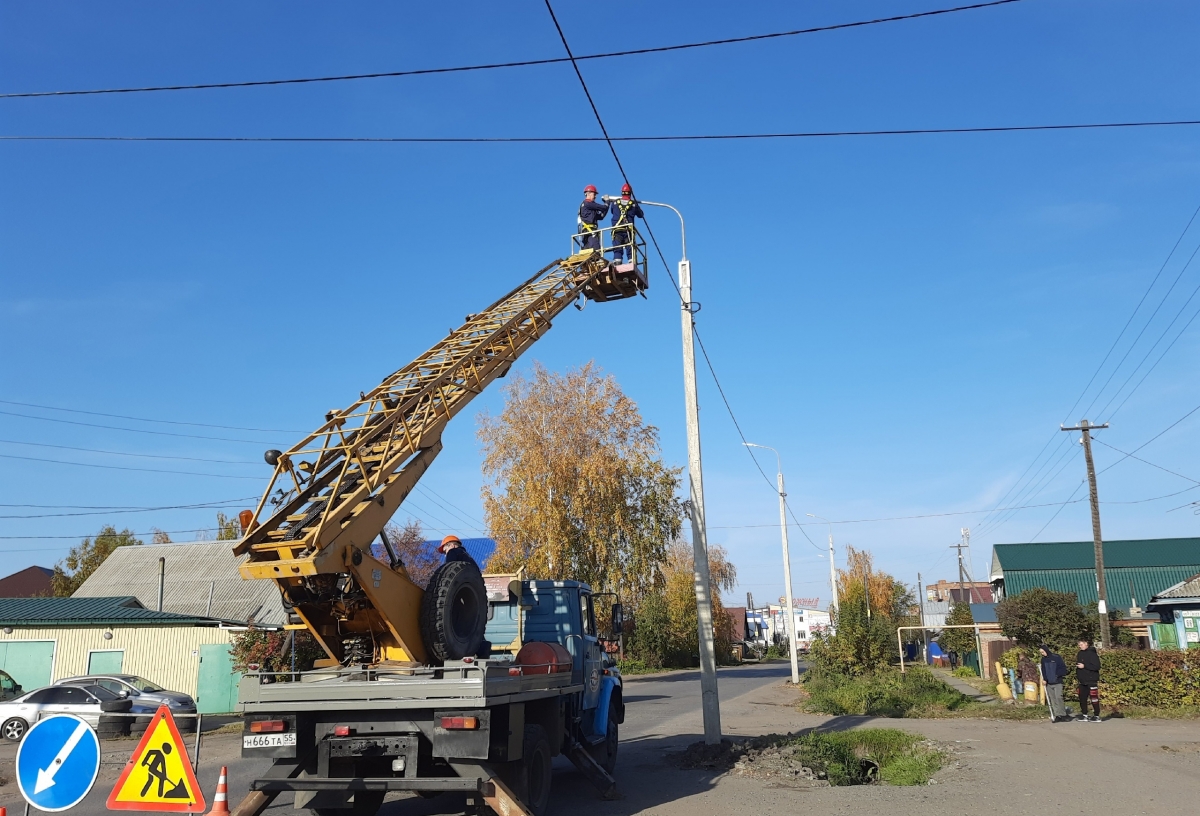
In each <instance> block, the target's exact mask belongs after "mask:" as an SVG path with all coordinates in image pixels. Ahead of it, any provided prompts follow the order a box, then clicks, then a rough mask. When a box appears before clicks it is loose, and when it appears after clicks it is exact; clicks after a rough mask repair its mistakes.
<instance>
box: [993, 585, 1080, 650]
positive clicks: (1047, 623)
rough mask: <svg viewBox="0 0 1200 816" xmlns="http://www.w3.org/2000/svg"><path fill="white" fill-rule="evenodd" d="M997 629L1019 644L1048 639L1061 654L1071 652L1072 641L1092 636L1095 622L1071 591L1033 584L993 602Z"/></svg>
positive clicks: (1032, 646)
mask: <svg viewBox="0 0 1200 816" xmlns="http://www.w3.org/2000/svg"><path fill="white" fill-rule="evenodd" d="M996 618H997V620H999V622H1000V631H1001V632H1003V633H1004V636H1005V637H1010V638H1012V639H1013V640H1015V641H1016V642H1017V643H1018V644H1020V645H1021V646H1025V647H1026V648H1029V649H1036V648H1037V647H1038V646H1040V645H1041V644H1043V643H1047V644H1049V645H1051V646H1053V647H1054V648H1055V650H1056V651H1058V652H1060V653H1061V654H1064V655H1068V654H1074V650H1075V641H1077V640H1079V638H1081V637H1086V638H1089V639H1090V638H1092V637H1093V636H1094V633H1095V625H1094V623H1093V621H1092V620H1090V619H1089V618H1088V614H1087V612H1086V610H1084V608H1083V607H1082V606H1080V605H1079V599H1078V597H1076V595H1075V593H1074V592H1055V591H1053V590H1050V589H1046V588H1045V587H1033V588H1032V589H1027V590H1025V591H1024V592H1022V593H1021V594H1020V595H1014V596H1013V597H1011V598H1005V599H1004V600H1003V601H1001V602H1000V603H998V604H996Z"/></svg>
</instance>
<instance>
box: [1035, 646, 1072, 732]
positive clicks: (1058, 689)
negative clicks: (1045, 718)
mask: <svg viewBox="0 0 1200 816" xmlns="http://www.w3.org/2000/svg"><path fill="white" fill-rule="evenodd" d="M1038 651H1039V652H1041V655H1042V661H1041V662H1042V680H1044V681H1045V683H1046V703H1047V704H1048V705H1049V706H1050V722H1054V723H1057V722H1067V721H1068V720H1070V719H1071V718H1070V717H1068V716H1067V705H1066V703H1065V702H1064V701H1063V680H1065V679H1066V677H1067V664H1066V662H1065V661H1064V660H1063V659H1062V655H1059V654H1056V653H1055V652H1054V650H1053V649H1051V648H1050V646H1049V645H1048V644H1045V643H1043V644H1042V645H1041V646H1039V647H1038Z"/></svg>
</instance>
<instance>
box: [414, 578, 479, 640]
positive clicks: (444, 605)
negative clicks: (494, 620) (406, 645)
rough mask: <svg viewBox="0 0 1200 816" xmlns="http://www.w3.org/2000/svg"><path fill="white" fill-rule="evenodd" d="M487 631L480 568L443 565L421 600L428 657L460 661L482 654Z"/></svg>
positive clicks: (423, 631) (423, 635) (422, 622)
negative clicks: (478, 653)
mask: <svg viewBox="0 0 1200 816" xmlns="http://www.w3.org/2000/svg"><path fill="white" fill-rule="evenodd" d="M486 627H487V593H486V592H485V590H484V588H483V575H482V574H481V573H480V572H479V567H477V566H475V565H474V564H472V563H471V562H469V561H450V562H448V563H445V564H442V565H441V566H440V567H438V568H437V571H436V572H434V573H433V577H431V578H430V579H429V586H427V587H426V588H425V597H424V598H422V599H421V637H422V638H423V639H424V641H425V649H426V651H428V652H429V656H430V657H431V658H432V659H434V660H436V661H438V662H445V661H447V660H460V659H462V658H464V657H471V656H473V655H475V653H476V652H478V651H479V646H480V644H481V643H482V642H483V632H484V629H485V628H486Z"/></svg>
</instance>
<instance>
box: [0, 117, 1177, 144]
mask: <svg viewBox="0 0 1200 816" xmlns="http://www.w3.org/2000/svg"><path fill="white" fill-rule="evenodd" d="M1184 125H1200V119H1160V120H1142V121H1126V122H1077V123H1065V124H1064V123H1058V124H1043V125H993V126H985V127H944V128H890V129H886V130H807V131H791V132H774V133H691V134H686V133H684V134H667V135H660V136H611V137H609V138H607V139H606V138H604V137H602V136H54V135H9V136H0V141H6V142H278V143H290V144H570V143H597V142H607V143H609V145H610V146H611V144H612V143H613V142H726V141H762V140H771V139H816V138H832V137H843V136H922V135H937V134H955V133H1021V132H1033V131H1055V130H1106V129H1114V128H1147V127H1178V126H1184Z"/></svg>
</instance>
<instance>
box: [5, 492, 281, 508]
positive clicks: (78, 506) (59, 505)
mask: <svg viewBox="0 0 1200 816" xmlns="http://www.w3.org/2000/svg"><path fill="white" fill-rule="evenodd" d="M257 498H258V495H257V494H255V495H253V496H242V497H240V498H237V499H225V500H222V501H213V502H206V504H211V505H218V504H233V503H234V502H240V501H250V500H251V499H257ZM180 506H181V507H190V506H192V505H180ZM196 506H199V505H196ZM0 507H34V508H39V509H42V510H169V509H172V508H169V507H138V506H136V505H129V504H0Z"/></svg>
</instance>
